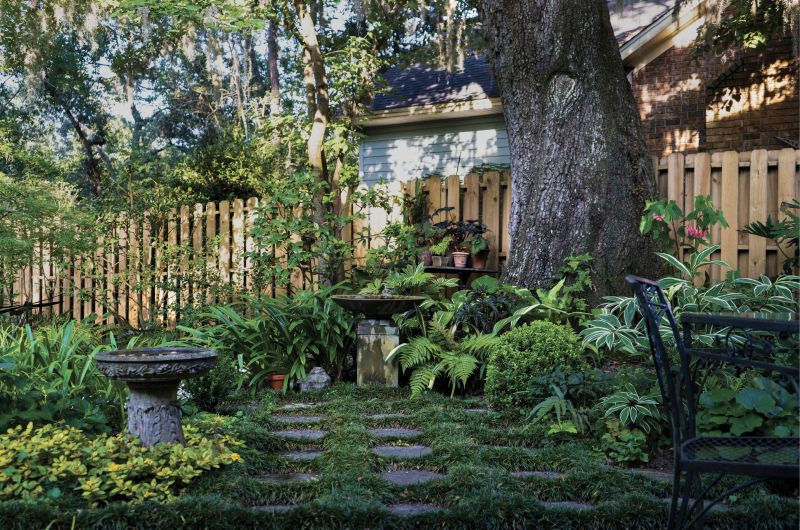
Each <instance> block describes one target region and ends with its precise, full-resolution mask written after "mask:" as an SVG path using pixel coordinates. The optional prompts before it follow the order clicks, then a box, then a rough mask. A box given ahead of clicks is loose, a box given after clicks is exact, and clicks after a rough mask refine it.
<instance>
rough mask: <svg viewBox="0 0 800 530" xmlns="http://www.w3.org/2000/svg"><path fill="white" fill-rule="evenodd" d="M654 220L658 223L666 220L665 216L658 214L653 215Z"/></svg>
mask: <svg viewBox="0 0 800 530" xmlns="http://www.w3.org/2000/svg"><path fill="white" fill-rule="evenodd" d="M653 219H654V220H656V221H663V220H664V216H663V215H658V214H657V213H654V214H653Z"/></svg>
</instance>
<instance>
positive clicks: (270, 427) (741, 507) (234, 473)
mask: <svg viewBox="0 0 800 530" xmlns="http://www.w3.org/2000/svg"><path fill="white" fill-rule="evenodd" d="M292 402H306V403H315V406H314V408H312V409H298V410H289V411H286V410H281V411H280V414H282V415H299V416H309V415H321V416H324V417H323V419H322V421H320V422H306V423H302V422H301V423H292V424H286V423H281V422H278V421H276V420H275V419H274V418H273V417H272V413H274V412H275V411H276V410H277V409H278V408H279V407H280V406H282V405H283V404H286V403H292ZM483 406H484V405H483V403H482V402H481V401H480V400H458V399H449V398H446V397H444V396H441V395H438V394H431V395H428V396H425V397H424V398H421V399H413V400H410V399H408V395H407V391H406V390H405V389H381V388H366V389H365V388H357V387H355V386H353V385H336V386H334V387H333V388H331V389H329V390H327V391H326V392H324V393H322V394H317V395H306V394H303V395H298V394H294V395H289V396H286V397H280V398H278V399H275V398H274V397H272V396H267V397H265V399H264V400H263V402H262V403H259V404H257V405H255V406H254V405H249V406H244V407H241V408H240V409H239V411H238V412H234V411H231V415H230V416H229V417H228V419H227V420H226V421H225V422H223V424H224V427H222V428H223V429H224V430H226V431H228V432H232V433H234V434H235V435H237V436H238V437H239V438H241V439H243V440H244V441H245V442H246V443H247V449H246V450H245V451H244V452H243V455H242V456H243V457H244V458H243V461H242V463H240V464H237V465H234V466H231V467H229V468H227V469H225V470H223V471H222V472H219V473H216V474H212V475H209V476H206V477H205V478H203V479H201V480H200V481H199V482H198V483H196V484H195V485H193V486H192V488H191V491H189V492H187V495H186V496H185V497H183V498H182V499H181V500H180V501H177V502H174V503H171V504H168V505H158V504H143V505H140V506H135V507H134V506H128V505H124V504H116V505H112V506H108V507H105V508H101V509H94V510H79V511H77V510H75V509H74V508H71V507H70V506H65V505H61V506H56V505H47V504H36V505H30V504H22V503H13V502H7V503H2V504H0V527H2V528H9V529H10V528H20V529H21V528H26V529H27V528H36V527H47V526H49V528H52V529H55V528H73V527H74V528H131V527H136V528H231V529H233V528H235V529H237V530H238V529H242V528H431V527H438V528H598V529H604V530H605V529H613V528H654V529H655V528H663V527H665V525H666V514H667V504H666V503H665V502H664V501H663V499H665V498H668V497H669V495H670V488H671V484H669V483H666V482H664V481H661V480H656V479H654V478H650V477H648V476H643V475H640V474H635V473H632V472H629V471H627V470H625V469H622V468H618V467H613V466H609V465H606V463H605V462H604V459H603V458H602V456H601V455H598V454H597V453H596V452H595V451H593V450H592V442H591V441H590V440H568V439H552V438H548V437H547V436H545V435H544V431H545V428H544V427H543V426H538V425H533V426H530V425H528V426H526V424H525V421H524V415H522V414H521V413H518V412H507V413H497V412H488V413H487V412H483V413H482V412H470V411H469V409H472V408H476V407H483ZM375 413H401V414H405V416H404V417H389V418H381V419H368V418H365V415H367V414H375ZM192 421H210V418H207V419H203V418H202V417H200V418H195V419H194V420H192ZM375 427H403V428H411V429H418V430H421V431H422V434H421V435H420V436H418V437H416V438H409V439H401V438H392V437H383V438H376V437H373V436H371V435H370V434H369V433H368V432H367V429H371V428H375ZM526 427H527V428H526ZM285 429H323V430H326V431H327V435H326V436H325V438H324V439H323V440H321V441H304V440H303V441H298V440H287V439H284V438H280V437H278V436H276V435H275V434H273V433H274V432H275V431H280V430H285ZM380 445H424V446H429V447H431V448H432V450H433V451H432V453H431V454H430V455H428V456H424V457H422V458H419V459H413V460H411V459H399V458H384V457H379V456H377V455H375V454H373V453H372V452H371V450H372V448H374V447H376V446H380ZM309 449H314V450H320V451H322V455H321V456H319V457H318V458H316V459H314V460H310V461H297V460H291V459H288V458H285V457H283V456H280V455H278V454H277V453H279V452H285V451H297V450H309ZM409 469H420V470H428V471H435V472H439V473H442V474H444V475H445V476H444V478H442V479H439V480H434V481H431V482H427V483H423V484H417V485H411V486H394V485H392V484H390V483H389V482H387V481H385V480H383V479H382V478H381V477H380V473H381V472H384V471H391V470H409ZM533 470H536V471H557V472H560V473H563V474H562V475H561V476H559V477H556V478H544V477H540V476H530V477H515V476H512V474H511V473H512V472H515V471H533ZM282 472H305V473H313V474H317V475H318V478H316V479H315V480H312V481H307V482H298V483H288V484H287V483H281V484H274V483H269V482H265V481H264V480H261V479H260V477H262V476H263V475H265V474H268V473H282ZM398 503H423V504H429V505H434V506H436V507H437V508H439V509H440V511H437V512H431V513H423V514H419V515H414V516H407V517H400V516H397V515H393V514H391V513H389V512H388V511H387V508H386V507H387V506H389V505H394V504H398ZM559 503H565V504H559ZM569 503H580V504H582V505H588V506H583V507H582V508H583V509H576V507H579V506H578V505H576V504H569ZM272 505H293V506H294V508H293V509H290V510H288V511H284V512H280V513H270V512H269V511H265V510H263V509H258V508H259V507H261V508H263V507H265V506H272ZM797 512H798V503H797V501H796V500H794V499H788V498H782V497H778V496H775V495H771V494H769V493H768V492H767V491H766V490H765V489H764V488H763V487H762V488H752V489H750V490H747V491H746V492H744V493H740V494H739V495H738V497H737V498H736V500H735V502H731V503H730V504H729V507H728V509H727V510H725V511H720V512H714V513H711V514H709V515H708V516H707V518H706V527H707V528H763V529H771V528H797V527H798V522H797Z"/></svg>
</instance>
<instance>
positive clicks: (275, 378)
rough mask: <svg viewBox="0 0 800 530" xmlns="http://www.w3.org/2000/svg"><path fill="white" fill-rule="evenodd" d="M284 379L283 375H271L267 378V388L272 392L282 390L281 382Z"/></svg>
mask: <svg viewBox="0 0 800 530" xmlns="http://www.w3.org/2000/svg"><path fill="white" fill-rule="evenodd" d="M284 379H286V375H284V374H272V375H271V376H269V377H268V378H267V380H268V381H269V386H270V387H271V388H272V390H283V380H284Z"/></svg>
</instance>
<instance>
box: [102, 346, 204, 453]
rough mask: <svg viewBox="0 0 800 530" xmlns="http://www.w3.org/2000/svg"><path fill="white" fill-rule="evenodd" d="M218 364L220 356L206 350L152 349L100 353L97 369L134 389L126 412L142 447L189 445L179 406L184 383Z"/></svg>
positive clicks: (129, 430)
mask: <svg viewBox="0 0 800 530" xmlns="http://www.w3.org/2000/svg"><path fill="white" fill-rule="evenodd" d="M216 362H217V352H216V351H214V350H210V349H205V348H148V349H141V350H120V351H111V352H104V353H98V354H97V355H96V356H95V363H96V364H97V368H98V369H99V370H100V371H101V372H103V373H104V374H105V375H106V376H107V377H108V378H109V379H114V380H119V381H124V382H125V383H127V385H128V388H129V389H130V396H129V397H128V402H127V403H126V405H125V408H126V409H127V411H128V432H130V433H131V434H133V435H134V436H138V437H139V439H140V440H141V441H142V444H143V445H145V446H146V447H152V446H154V445H155V444H157V443H159V442H166V443H179V444H185V443H186V439H185V438H184V436H183V428H182V427H181V411H180V407H179V405H178V385H180V382H181V380H182V379H189V378H192V377H199V376H201V375H204V374H205V373H207V372H208V371H209V370H210V369H211V368H212V367H213V366H214V364H216Z"/></svg>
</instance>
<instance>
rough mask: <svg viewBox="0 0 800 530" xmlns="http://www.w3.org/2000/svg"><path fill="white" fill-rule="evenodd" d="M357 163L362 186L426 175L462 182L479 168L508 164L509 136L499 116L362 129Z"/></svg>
mask: <svg viewBox="0 0 800 530" xmlns="http://www.w3.org/2000/svg"><path fill="white" fill-rule="evenodd" d="M359 160H360V173H361V178H362V180H363V182H365V183H367V184H374V183H375V182H378V180H380V179H381V178H383V179H385V180H387V181H394V180H400V181H406V180H411V179H414V178H418V177H422V176H424V175H426V174H428V173H441V174H443V175H461V176H463V175H464V174H466V173H467V172H468V171H469V169H470V168H472V167H474V166H477V165H480V164H507V163H508V162H509V156H508V136H507V134H506V128H505V123H504V122H503V117H502V115H498V116H492V117H489V118H474V119H469V120H442V121H438V122H425V123H419V124H413V125H397V126H388V127H382V128H380V129H377V128H376V129H373V130H370V129H367V131H366V138H365V139H364V140H363V141H362V143H361V149H360V151H359Z"/></svg>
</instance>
